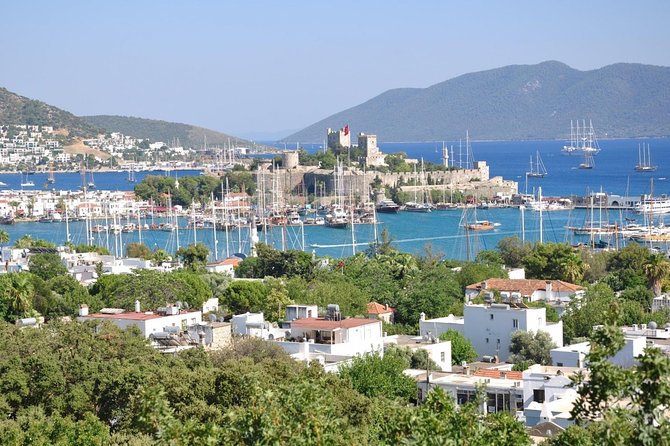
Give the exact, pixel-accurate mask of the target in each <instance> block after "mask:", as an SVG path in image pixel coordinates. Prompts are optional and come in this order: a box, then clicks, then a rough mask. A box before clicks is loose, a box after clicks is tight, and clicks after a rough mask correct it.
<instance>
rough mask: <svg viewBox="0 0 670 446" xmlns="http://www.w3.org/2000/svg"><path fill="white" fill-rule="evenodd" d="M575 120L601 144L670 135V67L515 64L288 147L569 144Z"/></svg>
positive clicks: (403, 99)
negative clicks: (361, 140)
mask: <svg viewBox="0 0 670 446" xmlns="http://www.w3.org/2000/svg"><path fill="white" fill-rule="evenodd" d="M571 119H573V120H574V119H586V120H589V119H591V120H592V121H593V125H594V127H595V130H596V134H597V136H598V137H600V138H602V137H604V136H608V137H635V136H667V135H670V67H660V66H652V65H641V64H624V63H620V64H614V65H609V66H606V67H603V68H600V69H597V70H591V71H578V70H575V69H573V68H570V67H569V66H567V65H565V64H563V63H560V62H555V61H549V62H543V63H540V64H537V65H511V66H507V67H502V68H497V69H493V70H488V71H481V72H477V73H470V74H465V75H462V76H459V77H456V78H454V79H450V80H447V81H444V82H441V83H439V84H435V85H433V86H430V87H428V88H400V89H394V90H389V91H386V92H385V93H382V94H380V95H379V96H377V97H374V98H372V99H370V100H369V101H367V102H365V103H363V104H360V105H358V106H356V107H352V108H350V109H348V110H344V111H342V112H340V113H337V114H334V115H332V116H329V117H328V118H326V119H323V120H321V121H319V122H317V123H315V124H313V125H311V126H309V127H307V128H305V129H303V130H301V131H299V132H297V133H294V134H293V135H290V136H288V137H286V138H285V139H284V140H285V141H301V142H321V141H323V139H324V138H325V133H326V129H327V128H328V127H330V128H333V129H339V128H341V127H343V126H344V125H346V124H348V125H349V128H350V129H351V131H352V133H354V134H357V133H358V132H365V133H370V134H376V135H377V138H378V140H380V141H440V140H455V139H458V138H462V137H464V135H465V131H466V130H469V131H470V136H471V137H472V138H474V139H508V140H509V139H554V138H556V139H565V138H568V137H569V133H570V120H571ZM353 140H354V138H352V142H353Z"/></svg>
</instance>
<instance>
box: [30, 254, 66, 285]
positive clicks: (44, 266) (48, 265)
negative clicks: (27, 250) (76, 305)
mask: <svg viewBox="0 0 670 446" xmlns="http://www.w3.org/2000/svg"><path fill="white" fill-rule="evenodd" d="M28 267H29V268H30V272H31V273H33V274H35V275H36V276H38V277H41V278H42V279H43V280H49V279H51V278H53V277H57V276H61V275H64V274H67V268H66V267H65V265H63V262H62V261H61V259H60V256H59V255H58V254H55V253H39V254H33V255H31V256H30V258H29V260H28Z"/></svg>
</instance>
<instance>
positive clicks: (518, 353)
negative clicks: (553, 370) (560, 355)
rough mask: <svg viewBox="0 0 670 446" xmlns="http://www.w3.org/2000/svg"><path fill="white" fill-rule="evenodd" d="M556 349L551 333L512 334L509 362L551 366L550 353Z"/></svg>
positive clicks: (520, 332)
mask: <svg viewBox="0 0 670 446" xmlns="http://www.w3.org/2000/svg"><path fill="white" fill-rule="evenodd" d="M552 348H556V344H554V341H553V340H552V339H551V336H550V335H549V333H547V332H544V331H537V332H527V331H515V332H514V333H512V338H511V340H510V346H509V351H510V353H511V355H510V357H509V361H510V362H512V363H517V362H524V361H530V362H531V363H532V364H542V365H551V355H550V354H549V351H550V350H551V349H552Z"/></svg>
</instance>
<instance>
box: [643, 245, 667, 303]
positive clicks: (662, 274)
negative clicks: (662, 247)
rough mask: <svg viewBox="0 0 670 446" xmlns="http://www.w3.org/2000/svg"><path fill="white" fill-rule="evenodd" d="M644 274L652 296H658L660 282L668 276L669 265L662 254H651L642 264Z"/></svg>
mask: <svg viewBox="0 0 670 446" xmlns="http://www.w3.org/2000/svg"><path fill="white" fill-rule="evenodd" d="M644 274H645V276H646V277H647V280H648V281H649V286H650V288H651V289H652V291H653V292H654V296H660V295H661V282H662V280H663V279H665V278H666V277H667V276H668V274H670V263H668V261H667V260H665V257H664V256H663V255H662V254H652V255H651V256H650V257H649V259H648V260H647V262H646V263H645V264H644Z"/></svg>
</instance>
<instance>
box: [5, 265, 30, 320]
mask: <svg viewBox="0 0 670 446" xmlns="http://www.w3.org/2000/svg"><path fill="white" fill-rule="evenodd" d="M28 277H29V275H28V274H24V273H18V274H16V273H15V274H13V277H12V287H11V288H10V289H9V296H8V297H9V299H7V302H8V303H9V310H10V313H11V314H13V315H14V316H16V317H17V318H20V317H23V316H24V315H25V313H26V312H27V311H28V310H30V298H31V296H32V294H33V284H32V282H31V281H30V279H29V278H28Z"/></svg>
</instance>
